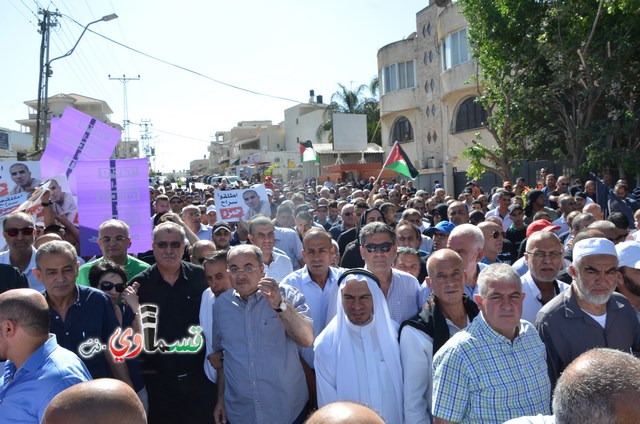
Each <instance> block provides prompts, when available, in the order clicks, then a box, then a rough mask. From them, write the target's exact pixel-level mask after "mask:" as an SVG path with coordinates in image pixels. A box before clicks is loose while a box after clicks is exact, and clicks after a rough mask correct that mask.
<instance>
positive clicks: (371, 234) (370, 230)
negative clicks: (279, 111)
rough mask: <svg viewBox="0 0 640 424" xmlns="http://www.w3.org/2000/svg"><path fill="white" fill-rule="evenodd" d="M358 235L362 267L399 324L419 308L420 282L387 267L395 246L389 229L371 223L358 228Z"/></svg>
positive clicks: (391, 262)
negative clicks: (370, 274)
mask: <svg viewBox="0 0 640 424" xmlns="http://www.w3.org/2000/svg"><path fill="white" fill-rule="evenodd" d="M359 237H360V254H361V255H362V259H364V263H365V269H367V270H368V271H371V272H373V273H374V274H375V275H376V276H377V277H378V279H379V280H380V289H381V290H382V294H383V295H384V297H385V298H386V299H387V305H388V307H389V314H390V315H391V319H392V320H394V321H396V322H397V323H401V322H403V321H404V320H407V319H409V318H411V317H412V316H414V315H415V314H416V313H417V312H418V310H419V309H420V305H419V296H418V292H419V291H420V285H419V284H418V280H417V279H416V277H414V276H413V275H411V274H408V273H406V272H404V271H400V270H399V269H393V268H392V267H391V265H392V264H393V261H394V259H395V257H396V253H397V249H398V246H397V245H396V234H395V232H394V231H393V229H392V228H391V227H389V226H388V225H386V224H383V223H382V222H372V223H370V224H367V225H365V226H364V227H362V228H361V229H360V234H359Z"/></svg>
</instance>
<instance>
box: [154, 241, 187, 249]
mask: <svg viewBox="0 0 640 424" xmlns="http://www.w3.org/2000/svg"><path fill="white" fill-rule="evenodd" d="M155 245H156V247H157V248H158V249H166V248H167V247H171V248H172V249H180V248H181V247H182V242H181V241H172V242H167V241H159V242H157V243H155Z"/></svg>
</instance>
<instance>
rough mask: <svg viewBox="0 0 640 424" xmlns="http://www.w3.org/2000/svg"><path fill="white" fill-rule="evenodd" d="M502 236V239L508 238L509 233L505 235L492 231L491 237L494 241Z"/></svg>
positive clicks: (502, 232) (501, 232)
mask: <svg viewBox="0 0 640 424" xmlns="http://www.w3.org/2000/svg"><path fill="white" fill-rule="evenodd" d="M500 236H502V238H505V237H506V236H507V233H505V232H504V231H491V237H493V238H494V239H497V238H498V237H500Z"/></svg>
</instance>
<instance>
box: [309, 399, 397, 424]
mask: <svg viewBox="0 0 640 424" xmlns="http://www.w3.org/2000/svg"><path fill="white" fill-rule="evenodd" d="M306 424H384V421H383V420H382V418H380V415H378V414H376V413H375V412H374V411H373V410H372V409H369V408H367V407H366V406H364V405H361V404H359V403H356V402H334V403H330V404H328V405H325V406H323V407H322V408H320V409H318V410H317V411H316V412H314V413H313V415H311V416H310V417H309V419H308V420H307V422H306Z"/></svg>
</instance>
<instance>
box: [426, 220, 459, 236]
mask: <svg viewBox="0 0 640 424" xmlns="http://www.w3.org/2000/svg"><path fill="white" fill-rule="evenodd" d="M454 228H456V226H455V225H454V224H453V223H451V222H449V221H440V222H438V224H437V225H436V226H434V227H429V228H427V229H426V231H427V235H431V234H433V233H434V232H435V231H440V232H441V233H445V234H451V231H453V229H454Z"/></svg>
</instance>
